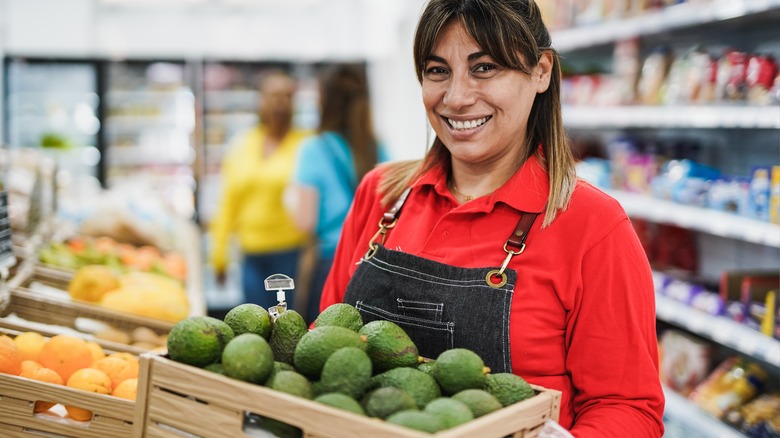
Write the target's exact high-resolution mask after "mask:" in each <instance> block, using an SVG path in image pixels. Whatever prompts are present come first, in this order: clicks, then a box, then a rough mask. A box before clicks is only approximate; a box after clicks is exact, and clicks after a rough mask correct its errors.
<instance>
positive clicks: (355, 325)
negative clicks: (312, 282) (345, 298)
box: [314, 303, 363, 332]
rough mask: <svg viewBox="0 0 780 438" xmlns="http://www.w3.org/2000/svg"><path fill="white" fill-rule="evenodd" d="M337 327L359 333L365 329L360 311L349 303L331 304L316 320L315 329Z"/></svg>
mask: <svg viewBox="0 0 780 438" xmlns="http://www.w3.org/2000/svg"><path fill="white" fill-rule="evenodd" d="M326 325H335V326H339V327H344V328H348V329H350V330H352V331H355V332H356V331H358V330H360V328H361V327H363V317H362V316H360V311H359V310H358V309H356V308H355V307H354V306H352V305H350V304H347V303H336V304H331V305H330V306H328V307H327V308H326V309H325V310H323V311H322V313H320V314H319V316H317V319H315V320H314V327H324V326H326Z"/></svg>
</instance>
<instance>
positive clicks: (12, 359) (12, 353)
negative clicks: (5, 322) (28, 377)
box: [0, 335, 22, 376]
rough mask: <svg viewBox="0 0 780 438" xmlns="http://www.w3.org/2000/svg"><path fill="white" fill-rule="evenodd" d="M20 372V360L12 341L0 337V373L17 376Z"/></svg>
mask: <svg viewBox="0 0 780 438" xmlns="http://www.w3.org/2000/svg"><path fill="white" fill-rule="evenodd" d="M21 371H22V358H21V356H20V355H19V351H18V350H17V349H16V344H14V341H13V339H11V338H9V337H8V336H5V335H3V336H0V373H5V374H13V375H14V376H18V375H19V373H20V372H21Z"/></svg>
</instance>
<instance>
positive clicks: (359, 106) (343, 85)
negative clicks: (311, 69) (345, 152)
mask: <svg viewBox="0 0 780 438" xmlns="http://www.w3.org/2000/svg"><path fill="white" fill-rule="evenodd" d="M321 78H322V79H321V82H320V84H321V87H320V88H321V89H320V99H321V100H320V108H321V111H320V113H321V115H320V125H319V128H318V132H320V133H322V132H325V131H333V132H337V133H339V134H341V136H343V137H344V139H345V140H346V141H347V144H348V145H349V147H350V148H351V149H352V155H353V156H354V160H355V169H356V172H357V177H358V181H359V180H360V179H362V178H363V176H364V175H365V174H366V172H368V171H369V170H371V169H372V168H373V167H374V166H375V165H376V163H377V142H376V137H375V136H374V129H373V124H372V121H371V102H370V98H369V93H368V79H367V78H366V71H365V67H364V66H363V65H361V64H336V65H333V66H330V67H328V68H326V69H325V70H324V71H323V74H322V76H321Z"/></svg>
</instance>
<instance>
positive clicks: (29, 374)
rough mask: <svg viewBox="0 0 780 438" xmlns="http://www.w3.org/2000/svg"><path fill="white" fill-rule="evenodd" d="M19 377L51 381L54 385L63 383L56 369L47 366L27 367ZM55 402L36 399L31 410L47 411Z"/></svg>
mask: <svg viewBox="0 0 780 438" xmlns="http://www.w3.org/2000/svg"><path fill="white" fill-rule="evenodd" d="M25 362H30V361H25ZM19 376H20V377H26V378H28V379H33V380H38V381H41V382H46V383H53V384H55V385H63V384H64V383H65V382H63V381H62V377H60V375H59V374H57V372H56V371H54V370H50V369H48V368H43V367H38V368H34V369H27V370H25V371H22V373H21V374H19ZM56 404H57V403H53V402H47V401H40V400H39V401H36V402H35V407H34V408H33V412H35V413H38V412H44V411H48V410H49V409H50V408H51V407H52V406H54V405H56Z"/></svg>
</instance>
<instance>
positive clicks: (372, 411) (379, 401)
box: [361, 386, 417, 419]
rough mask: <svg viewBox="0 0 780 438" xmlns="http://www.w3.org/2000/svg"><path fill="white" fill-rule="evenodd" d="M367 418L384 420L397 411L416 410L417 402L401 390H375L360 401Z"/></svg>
mask: <svg viewBox="0 0 780 438" xmlns="http://www.w3.org/2000/svg"><path fill="white" fill-rule="evenodd" d="M361 404H362V405H363V409H365V411H366V415H368V416H369V417H378V418H382V419H385V418H387V417H389V416H391V415H393V414H395V413H396V412H398V411H403V410H407V409H417V402H416V401H414V399H413V398H412V396H411V395H409V393H407V392H406V391H404V390H403V389H398V388H394V387H392V386H388V387H385V388H378V389H375V390H373V391H371V392H369V393H368V394H366V396H365V397H363V400H361Z"/></svg>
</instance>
